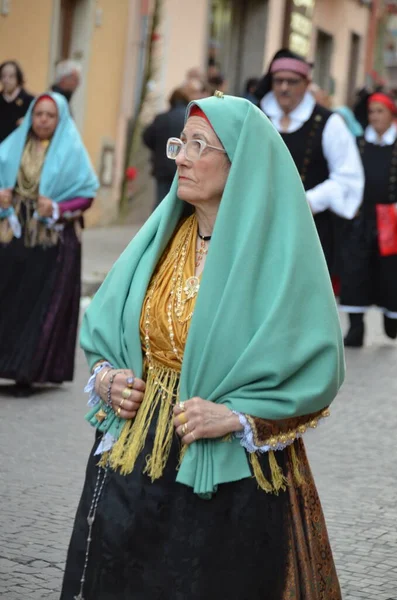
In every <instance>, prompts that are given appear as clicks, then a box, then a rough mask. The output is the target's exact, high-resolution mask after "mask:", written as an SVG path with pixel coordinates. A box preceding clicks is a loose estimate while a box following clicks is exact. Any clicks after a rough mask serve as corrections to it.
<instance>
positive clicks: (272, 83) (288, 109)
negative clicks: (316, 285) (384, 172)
mask: <svg viewBox="0 0 397 600" xmlns="http://www.w3.org/2000/svg"><path fill="white" fill-rule="evenodd" d="M311 68H312V65H311V64H309V63H308V62H307V61H306V60H305V59H303V58H302V57H300V56H299V55H297V54H295V53H293V52H291V51H290V50H287V49H282V50H280V51H279V52H278V53H277V54H276V56H275V57H274V59H273V60H272V62H271V64H270V67H269V71H268V73H267V74H266V75H265V77H264V78H263V80H262V81H261V82H260V83H259V84H258V88H257V91H256V95H257V96H258V94H259V95H261V94H264V95H263V96H262V97H261V98H260V106H261V108H262V110H263V112H264V113H265V114H266V115H267V116H268V117H269V118H270V119H271V121H272V123H273V125H274V126H275V127H276V129H277V130H278V131H279V132H280V134H281V137H282V138H283V140H284V142H285V143H286V145H287V147H288V149H289V151H290V152H291V155H292V158H293V160H294V162H295V164H296V167H297V169H298V171H299V173H300V176H301V180H302V183H303V185H304V187H305V190H306V198H307V201H308V203H309V206H310V209H311V211H312V214H313V216H314V221H315V224H316V227H317V232H318V234H319V237H320V241H321V244H322V247H323V251H324V254H325V258H326V261H327V264H328V269H329V271H330V274H331V276H335V275H337V274H338V271H339V270H340V252H339V248H340V239H341V237H343V231H344V229H345V226H346V223H347V221H349V220H351V219H353V217H354V216H355V215H356V213H357V210H358V208H359V206H360V204H361V201H362V194H363V189H364V173H363V168H362V165H361V161H360V156H359V152H358V149H357V146H356V144H355V141H354V139H353V137H352V136H351V134H350V132H349V130H348V129H347V127H346V125H345V123H344V122H343V119H342V118H341V117H340V116H339V115H337V114H333V113H332V112H331V111H330V110H328V109H326V108H324V107H322V106H320V105H319V104H316V101H315V99H314V98H313V96H312V94H311V93H310V92H309V90H308V87H309V84H310V72H311Z"/></svg>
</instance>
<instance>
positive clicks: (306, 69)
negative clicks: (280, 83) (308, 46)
mask: <svg viewBox="0 0 397 600" xmlns="http://www.w3.org/2000/svg"><path fill="white" fill-rule="evenodd" d="M277 71H292V72H293V73H297V74H298V75H301V76H302V77H306V79H307V78H308V77H309V74H310V65H309V64H307V63H306V62H303V61H302V60H298V59H297V58H277V59H276V60H275V61H274V62H273V63H272V65H271V67H270V73H272V74H273V73H277Z"/></svg>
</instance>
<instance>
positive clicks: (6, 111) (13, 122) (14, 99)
mask: <svg viewBox="0 0 397 600" xmlns="http://www.w3.org/2000/svg"><path fill="white" fill-rule="evenodd" d="M0 82H1V87H2V90H1V94H0V143H1V142H2V141H3V140H5V138H6V137H7V136H8V135H10V133H12V132H13V131H14V130H15V129H16V128H17V127H18V125H20V124H21V122H22V119H23V117H24V116H25V115H26V113H27V110H28V108H29V106H30V103H31V102H32V100H33V98H34V96H32V95H31V94H29V93H28V92H27V91H26V90H25V89H24V84H25V78H24V75H23V73H22V69H21V67H20V66H19V65H18V63H17V62H15V61H14V60H7V61H6V62H3V63H2V64H1V65H0Z"/></svg>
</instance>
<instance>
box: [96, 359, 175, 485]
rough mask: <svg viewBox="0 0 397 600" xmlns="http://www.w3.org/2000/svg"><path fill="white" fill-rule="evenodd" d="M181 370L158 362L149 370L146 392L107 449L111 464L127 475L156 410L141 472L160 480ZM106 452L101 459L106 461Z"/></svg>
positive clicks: (169, 442) (142, 447) (170, 436)
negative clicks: (154, 423) (155, 422)
mask: <svg viewBox="0 0 397 600" xmlns="http://www.w3.org/2000/svg"><path fill="white" fill-rule="evenodd" d="M179 376H180V373H179V372H178V371H174V370H173V369H170V368H168V367H163V366H161V365H156V366H152V367H151V368H150V369H149V371H148V377H147V381H146V389H145V395H144V398H143V401H142V404H141V406H140V408H139V410H138V412H137V415H136V417H135V419H134V420H132V421H128V422H127V423H126V424H125V425H124V427H123V430H122V432H121V435H120V438H119V439H118V440H117V442H116V443H115V445H114V446H113V448H112V449H111V450H110V467H111V468H112V469H114V470H117V469H119V470H120V473H121V474H122V475H128V474H129V473H131V472H132V471H133V469H134V467H135V463H136V460H137V458H138V456H139V455H140V453H141V452H142V451H143V449H144V447H145V443H146V438H147V435H148V431H149V428H150V424H151V422H152V420H153V417H154V415H155V413H156V410H158V419H157V426H156V433H155V438H154V443H153V449H152V452H151V454H149V455H148V456H147V457H146V466H145V469H144V472H145V473H147V474H148V475H149V477H150V478H151V480H152V481H154V480H155V479H159V478H160V477H161V476H162V474H163V472H164V467H165V465H166V463H167V460H168V457H169V454H170V450H171V445H172V438H173V433H174V426H173V417H172V415H173V413H172V409H173V406H174V401H175V397H176V394H177V385H178V380H179ZM106 460H107V457H105V455H104V456H103V457H102V459H101V463H100V464H102V463H103V462H104V461H105V462H106Z"/></svg>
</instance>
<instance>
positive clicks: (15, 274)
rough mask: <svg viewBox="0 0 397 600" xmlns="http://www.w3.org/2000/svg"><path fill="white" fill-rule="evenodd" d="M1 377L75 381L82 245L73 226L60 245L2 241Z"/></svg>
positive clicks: (0, 256) (15, 239)
mask: <svg viewBox="0 0 397 600" xmlns="http://www.w3.org/2000/svg"><path fill="white" fill-rule="evenodd" d="M0 265H1V277H0V378H4V379H12V380H14V381H17V382H19V383H24V384H30V383H33V382H37V383H44V382H52V383H61V382H63V381H72V379H73V371H74V353H75V344H76V334H77V325H78V315H79V303H80V276H81V244H80V241H79V239H78V237H77V235H76V233H75V229H74V227H73V226H72V225H68V226H66V227H65V229H64V230H63V232H61V233H60V238H59V241H58V243H57V245H55V246H51V247H43V246H35V247H33V248H30V247H27V246H25V244H24V236H23V235H22V237H21V238H20V239H17V238H13V239H12V241H11V242H10V243H9V244H6V245H0Z"/></svg>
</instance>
